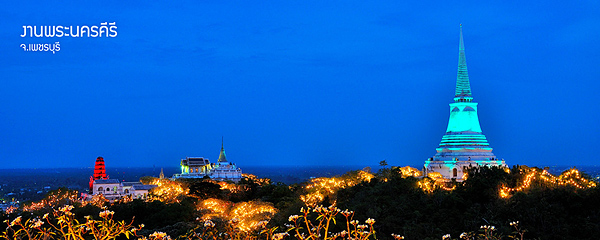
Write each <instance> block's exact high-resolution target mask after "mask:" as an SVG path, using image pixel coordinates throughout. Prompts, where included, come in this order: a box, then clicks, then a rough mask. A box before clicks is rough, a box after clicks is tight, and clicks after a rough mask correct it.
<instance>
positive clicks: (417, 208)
mask: <svg viewBox="0 0 600 240" xmlns="http://www.w3.org/2000/svg"><path fill="white" fill-rule="evenodd" d="M522 178H523V174H520V173H519V167H515V168H513V169H512V171H510V173H507V172H506V171H504V170H503V169H500V168H479V169H476V170H472V171H471V172H469V178H468V179H467V180H466V181H465V182H464V183H463V184H458V185H457V188H456V189H455V190H454V191H443V190H436V191H434V192H433V193H431V194H427V193H424V192H423V191H420V189H418V188H416V187H415V186H416V182H417V179H416V178H412V177H408V178H403V177H402V175H401V174H399V173H398V172H397V171H396V172H395V171H392V173H391V174H390V177H389V178H387V179H386V181H382V179H381V178H376V179H373V180H371V181H370V182H364V183H362V184H359V185H357V186H354V187H352V188H347V189H343V190H340V191H339V192H338V195H337V203H338V207H340V208H348V209H353V210H355V211H356V213H357V217H358V218H367V217H371V218H374V219H377V220H378V221H377V224H376V225H375V227H376V229H377V230H378V231H379V232H380V234H378V236H381V239H385V238H388V236H390V234H391V233H398V234H402V235H404V236H406V238H407V239H439V236H442V235H445V234H451V236H459V235H460V234H461V233H462V232H463V231H475V230H478V229H480V227H481V226H483V225H492V226H496V228H498V231H499V232H503V233H505V235H509V234H510V233H511V232H512V231H513V230H514V229H513V228H512V227H511V226H510V223H511V222H513V221H519V222H520V223H521V225H522V226H524V227H525V228H526V229H527V230H528V232H527V233H526V237H527V239H536V238H539V239H597V238H598V236H600V204H599V203H600V202H598V199H600V189H599V188H598V187H594V188H589V189H575V188H574V187H569V186H564V187H554V186H549V185H547V184H545V183H544V182H541V181H539V182H535V183H534V184H532V186H531V187H530V188H529V189H528V191H525V192H518V193H516V194H515V195H514V196H512V197H510V198H501V197H500V196H499V188H500V187H501V186H502V184H509V185H513V186H514V185H516V184H518V183H519V182H520V181H522V180H523V179H522Z"/></svg>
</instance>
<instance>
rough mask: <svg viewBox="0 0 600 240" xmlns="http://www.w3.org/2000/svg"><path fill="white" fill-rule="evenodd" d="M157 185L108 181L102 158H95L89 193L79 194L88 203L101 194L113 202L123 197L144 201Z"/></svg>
mask: <svg viewBox="0 0 600 240" xmlns="http://www.w3.org/2000/svg"><path fill="white" fill-rule="evenodd" d="M155 187H157V185H144V184H142V183H141V182H120V181H119V180H117V179H109V178H108V175H106V168H105V165H104V158H102V157H98V158H96V165H95V167H94V175H93V176H90V192H89V193H81V198H82V199H83V200H86V201H89V200H92V198H93V197H94V196H95V195H99V194H102V195H104V197H105V198H106V199H107V200H109V201H111V202H112V201H114V200H117V199H120V198H122V197H125V196H129V197H131V198H133V199H145V198H146V197H148V191H149V190H150V189H152V188H155Z"/></svg>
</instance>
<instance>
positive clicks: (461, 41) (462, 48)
mask: <svg viewBox="0 0 600 240" xmlns="http://www.w3.org/2000/svg"><path fill="white" fill-rule="evenodd" d="M458 50H460V51H463V52H464V51H465V43H464V42H463V33H462V23H461V24H460V44H459V46H458Z"/></svg>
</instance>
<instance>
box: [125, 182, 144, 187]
mask: <svg viewBox="0 0 600 240" xmlns="http://www.w3.org/2000/svg"><path fill="white" fill-rule="evenodd" d="M121 185H123V186H135V185H143V183H142V182H122V183H121Z"/></svg>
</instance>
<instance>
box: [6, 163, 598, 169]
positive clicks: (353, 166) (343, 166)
mask: <svg viewBox="0 0 600 240" xmlns="http://www.w3.org/2000/svg"><path fill="white" fill-rule="evenodd" d="M515 165H520V166H523V165H525V166H529V167H540V166H537V165H535V166H531V165H527V164H513V165H510V167H513V166H515ZM387 166H389V167H405V166H410V167H414V168H417V169H419V167H420V166H419V167H415V166H411V165H405V166H394V165H387ZM246 167H251V168H254V167H270V168H278V167H283V168H287V167H309V168H327V167H340V168H350V167H352V168H357V169H356V170H360V169H363V168H366V167H371V168H373V167H381V166H380V165H366V166H365V165H298V164H295V165H294V164H291V165H246V166H244V167H240V168H241V169H244V168H246ZM541 167H600V165H562V164H553V165H543V166H541ZM117 168H179V166H167V167H164V166H161V167H153V166H145V167H136V166H113V167H110V168H107V170H110V169H117ZM18 169H94V166H89V167H8V168H5V167H0V170H18Z"/></svg>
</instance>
